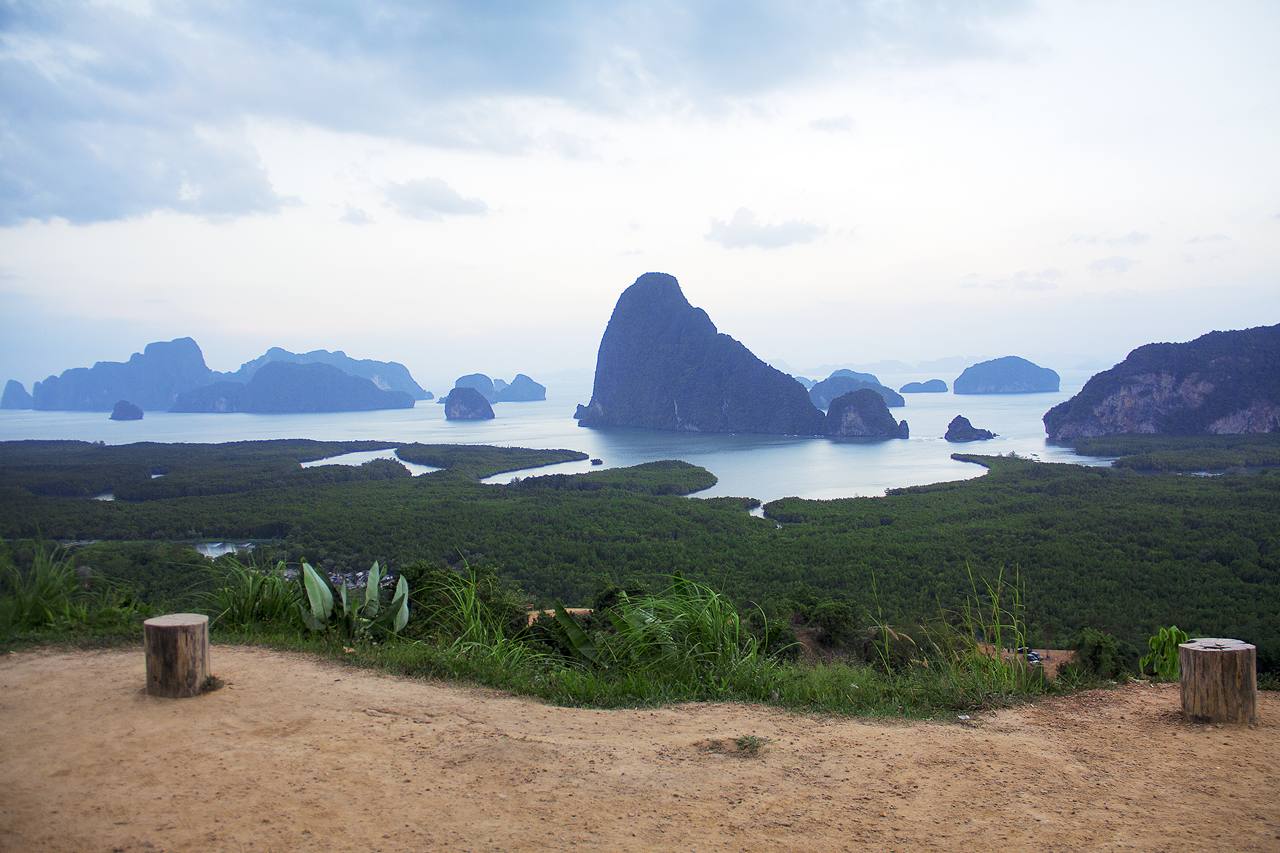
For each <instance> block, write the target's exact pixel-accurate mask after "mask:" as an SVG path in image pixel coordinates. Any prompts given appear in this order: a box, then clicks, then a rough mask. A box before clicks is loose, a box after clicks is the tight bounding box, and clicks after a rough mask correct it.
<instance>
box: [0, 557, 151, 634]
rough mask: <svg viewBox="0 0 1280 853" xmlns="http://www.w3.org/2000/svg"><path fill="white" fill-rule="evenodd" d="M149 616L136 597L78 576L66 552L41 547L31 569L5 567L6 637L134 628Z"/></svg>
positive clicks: (0, 599)
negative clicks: (49, 631) (21, 633)
mask: <svg viewBox="0 0 1280 853" xmlns="http://www.w3.org/2000/svg"><path fill="white" fill-rule="evenodd" d="M145 612H146V608H145V607H143V606H142V605H140V604H139V603H138V602H137V601H135V600H134V599H133V597H132V596H131V595H130V594H129V593H128V592H127V591H126V590H125V589H123V588H121V587H120V586H119V585H117V584H113V583H111V582H109V581H107V580H106V579H105V578H101V577H92V576H91V575H90V574H89V571H88V570H87V569H84V570H81V571H77V569H76V566H75V564H74V563H73V562H72V560H71V558H70V556H69V555H68V554H67V552H66V551H65V550H63V549H62V548H61V547H58V546H56V545H54V546H51V545H48V544H46V543H43V542H40V543H37V544H36V547H35V550H34V551H33V552H32V557H31V564H30V565H29V566H27V567H25V568H19V567H18V566H16V565H14V564H13V563H12V562H9V561H8V560H6V561H5V562H4V563H3V565H0V631H3V632H4V633H5V634H11V633H13V632H17V631H27V630H34V629H43V628H58V629H66V628H72V629H78V628H84V627H96V628H110V629H119V628H122V627H128V626H130V625H131V624H133V623H135V622H136V621H137V618H138V617H139V616H141V615H143V614H144V613H145Z"/></svg>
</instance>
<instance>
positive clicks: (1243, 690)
mask: <svg viewBox="0 0 1280 853" xmlns="http://www.w3.org/2000/svg"><path fill="white" fill-rule="evenodd" d="M1257 655H1258V650H1257V648H1256V647H1254V646H1252V645H1250V644H1249V643H1244V642H1241V641H1240V640H1222V639H1216V638H1211V637H1210V638H1204V639H1197V640H1192V641H1191V642H1189V643H1182V644H1181V645H1180V646H1178V663H1179V664H1180V665H1181V667H1182V712H1183V713H1184V714H1186V715H1187V719H1189V720H1193V721H1194V722H1197V723H1252V722H1254V720H1256V719H1257V716H1258V671H1257Z"/></svg>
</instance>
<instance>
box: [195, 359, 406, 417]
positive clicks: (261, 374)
mask: <svg viewBox="0 0 1280 853" xmlns="http://www.w3.org/2000/svg"><path fill="white" fill-rule="evenodd" d="M411 408H413V397H412V396H410V395H409V394H408V393H406V392H404V391H384V390H383V389H381V388H379V387H378V386H377V385H374V384H373V382H371V381H370V380H368V379H363V378H361V377H359V376H351V375H350V374H347V373H343V372H342V371H341V370H339V369H338V368H336V367H333V366H331V365H328V364H321V363H318V362H317V363H311V364H304V363H298V362H292V361H273V362H271V363H269V364H265V365H263V366H262V367H260V368H258V369H257V370H256V371H255V372H254V374H253V378H252V379H250V380H249V381H248V382H245V383H240V382H215V383H213V384H211V385H205V386H203V387H201V388H196V389H194V390H192V391H188V392H186V393H184V394H181V395H179V396H178V398H177V400H175V401H174V404H173V407H172V408H171V409H170V411H174V412H249V413H252V414H297V413H304V412H367V411H373V410H376V409H411Z"/></svg>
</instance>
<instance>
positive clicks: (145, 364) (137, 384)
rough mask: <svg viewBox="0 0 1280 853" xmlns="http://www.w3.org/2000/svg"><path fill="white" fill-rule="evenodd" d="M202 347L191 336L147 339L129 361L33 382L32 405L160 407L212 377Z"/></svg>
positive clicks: (96, 409)
mask: <svg viewBox="0 0 1280 853" xmlns="http://www.w3.org/2000/svg"><path fill="white" fill-rule="evenodd" d="M212 377H213V372H212V371H211V370H209V367H208V366H207V365H206V364H205V363H204V353H202V352H201V351H200V347H199V345H198V344H196V342H195V341H194V340H192V339H191V338H175V339H173V340H171V341H157V342H155V343H150V344H147V346H146V348H145V349H143V351H142V352H140V353H134V354H133V355H132V356H130V357H129V360H128V361H99V362H97V363H96V364H94V365H93V367H75V368H72V369H70V370H65V371H63V372H62V374H60V375H59V376H50V377H49V378H48V379H45V380H44V381H43V382H37V383H36V384H35V388H34V389H33V391H32V394H31V396H32V399H33V403H34V405H33V408H36V409H51V410H64V411H88V412H109V411H111V410H112V408H113V407H114V406H115V404H116V401H118V400H129V401H130V402H132V403H133V404H134V405H136V406H138V407H139V408H141V409H143V410H146V411H156V410H158V411H164V410H166V409H168V408H169V407H170V406H172V405H173V402H174V400H176V399H177V398H178V395H179V394H181V393H182V392H184V391H189V390H191V389H192V388H196V387H198V386H200V385H204V384H207V383H209V382H210V381H212Z"/></svg>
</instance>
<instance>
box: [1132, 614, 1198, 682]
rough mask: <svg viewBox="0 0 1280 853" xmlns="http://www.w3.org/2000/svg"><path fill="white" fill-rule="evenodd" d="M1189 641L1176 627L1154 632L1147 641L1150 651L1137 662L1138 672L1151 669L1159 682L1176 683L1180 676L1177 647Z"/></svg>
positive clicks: (1188, 637)
mask: <svg viewBox="0 0 1280 853" xmlns="http://www.w3.org/2000/svg"><path fill="white" fill-rule="evenodd" d="M1190 639H1191V636H1190V635H1189V634H1188V633H1187V632H1186V631H1184V630H1182V629H1181V628H1179V627H1178V626H1177V625H1170V626H1169V627H1167V628H1161V629H1160V630H1159V631H1156V632H1155V633H1154V634H1152V635H1151V637H1150V638H1149V639H1148V640H1147V648H1148V649H1150V651H1149V652H1148V653H1147V654H1145V655H1143V656H1142V658H1141V659H1140V660H1139V661H1138V670H1139V672H1144V673H1145V672H1146V671H1147V669H1148V668H1150V669H1151V674H1152V675H1154V676H1155V677H1156V678H1158V679H1160V680H1161V681H1177V680H1178V678H1179V676H1180V675H1181V669H1182V667H1181V665H1180V664H1179V663H1178V646H1180V645H1182V644H1183V643H1185V642H1187V641H1188V640H1190Z"/></svg>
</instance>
